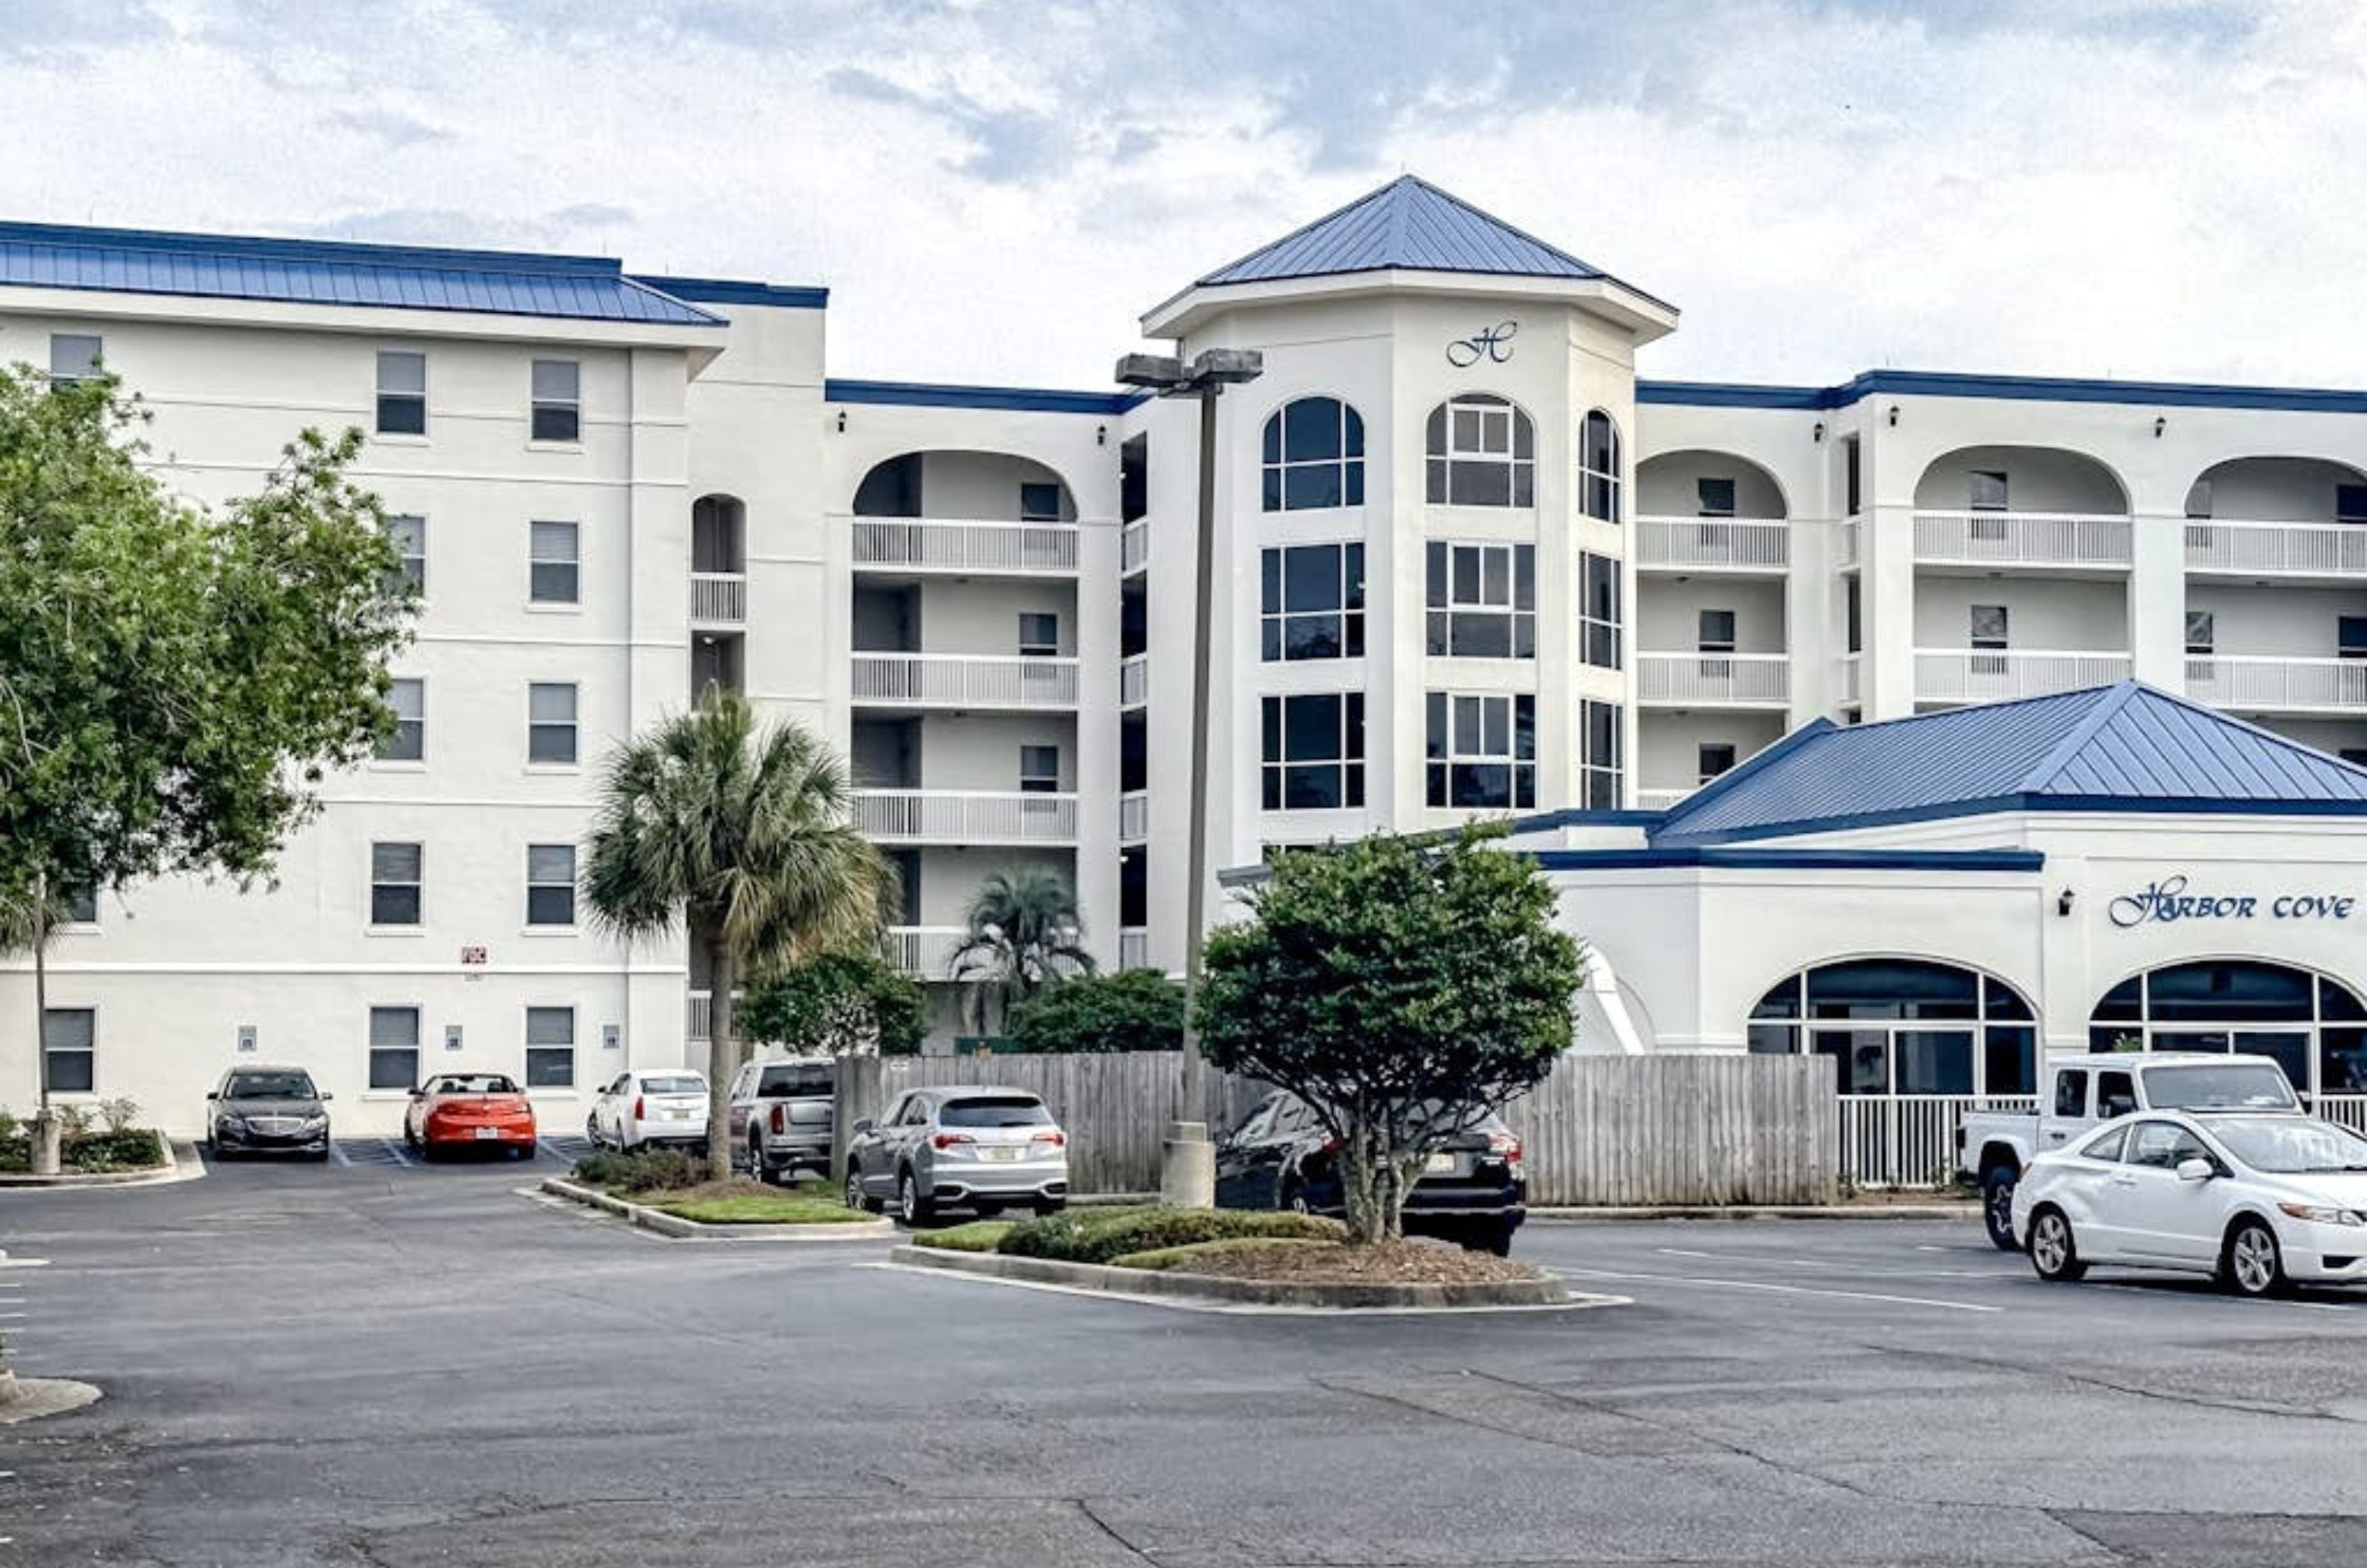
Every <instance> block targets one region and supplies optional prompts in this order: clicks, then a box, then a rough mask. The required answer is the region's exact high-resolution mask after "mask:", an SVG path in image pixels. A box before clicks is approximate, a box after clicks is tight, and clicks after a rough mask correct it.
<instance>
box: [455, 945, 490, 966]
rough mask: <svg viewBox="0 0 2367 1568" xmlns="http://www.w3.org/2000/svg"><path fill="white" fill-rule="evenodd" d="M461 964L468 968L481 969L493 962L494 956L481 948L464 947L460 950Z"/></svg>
mask: <svg viewBox="0 0 2367 1568" xmlns="http://www.w3.org/2000/svg"><path fill="white" fill-rule="evenodd" d="M460 962H461V964H463V965H465V966H466V967H468V968H470V969H481V968H483V967H484V966H485V965H486V964H490V963H492V962H493V956H492V954H490V953H487V952H486V951H485V950H484V949H483V948H481V947H464V948H462V949H461V950H460Z"/></svg>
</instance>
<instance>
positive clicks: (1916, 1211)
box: [1529, 1203, 1981, 1225]
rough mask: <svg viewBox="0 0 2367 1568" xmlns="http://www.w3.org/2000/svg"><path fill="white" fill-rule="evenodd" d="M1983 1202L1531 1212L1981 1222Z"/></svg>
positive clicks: (1624, 1219)
mask: <svg viewBox="0 0 2367 1568" xmlns="http://www.w3.org/2000/svg"><path fill="white" fill-rule="evenodd" d="M1980 1217H1981V1206H1980V1205H1979V1204H1978V1203H1881V1204H1874V1203H1865V1204H1850V1203H1833V1204H1784V1203H1769V1204H1757V1205H1748V1204H1735V1205H1732V1206H1719V1207H1705V1206H1704V1207H1696V1206H1690V1205H1684V1204H1670V1205H1664V1206H1660V1207H1652V1206H1644V1207H1634V1208H1602V1209H1531V1210H1530V1211H1529V1224H1533V1225H1535V1224H1547V1225H1582V1224H1597V1223H1602V1222H1609V1223H1613V1224H1618V1223H1630V1222H1634V1221H1638V1220H1977V1219H1979V1218H1980Z"/></svg>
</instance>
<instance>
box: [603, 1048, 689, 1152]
mask: <svg viewBox="0 0 2367 1568" xmlns="http://www.w3.org/2000/svg"><path fill="white" fill-rule="evenodd" d="M583 1131H584V1133H585V1134H586V1135H588V1136H589V1137H590V1138H591V1140H592V1143H593V1146H594V1147H595V1148H612V1149H638V1148H642V1147H645V1146H647V1145H672V1146H674V1147H677V1148H704V1147H706V1146H707V1079H706V1077H703V1076H702V1075H701V1074H699V1073H697V1071H695V1070H693V1069H692V1068H689V1067H642V1068H636V1069H634V1070H633V1071H631V1072H629V1073H619V1074H618V1075H617V1078H616V1080H615V1081H614V1082H612V1083H610V1084H609V1085H608V1086H607V1087H606V1088H605V1089H602V1090H601V1091H600V1093H599V1095H598V1096H597V1097H596V1098H595V1100H593V1101H592V1116H591V1119H590V1120H589V1121H588V1122H585V1123H584V1127H583Z"/></svg>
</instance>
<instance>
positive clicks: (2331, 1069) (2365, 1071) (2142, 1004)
mask: <svg viewBox="0 0 2367 1568" xmlns="http://www.w3.org/2000/svg"><path fill="white" fill-rule="evenodd" d="M2088 1047H2089V1049H2090V1050H2093V1051H2210V1052H2214V1053H2215V1052H2231V1051H2237V1052H2246V1053H2249V1054H2250V1055H2259V1056H2273V1057H2275V1058H2276V1059H2277V1061H2278V1062H2279V1063H2280V1064H2281V1065H2282V1066H2283V1067H2284V1070H2285V1077H2289V1078H2291V1079H2292V1080H2293V1088H2295V1089H2300V1090H2301V1091H2303V1092H2304V1093H2306V1094H2357V1095H2367V1004H2362V1003H2361V1001H2360V999H2359V997H2358V995H2357V993H2355V992H2353V991H2352V990H2351V989H2350V987H2347V986H2345V985H2343V984H2342V983H2341V982H2340V981H2339V980H2334V979H2330V978H2328V977H2327V976H2323V975H2313V974H2311V973H2310V972H2309V971H2308V970H2306V969H2295V968H2293V967H2292V966H2290V965H2288V964H2261V963H2255V962H2250V961H2247V960H2241V959H2207V960H2204V961H2203V962H2201V963H2196V964H2171V965H2170V966H2169V967H2168V968H2164V969H2156V970H2153V971H2151V972H2149V973H2147V974H2144V975H2132V976H2129V977H2128V978H2127V979H2125V980H2124V981H2122V982H2121V983H2120V984H2119V985H2117V986H2115V987H2112V989H2111V990H2109V991H2107V992H2105V993H2104V998H2103V1000H2101V1001H2100V1002H2098V1003H2097V1004H2096V1010H2095V1013H2094V1014H2093V1016H2091V1017H2090V1019H2089V1021H2088Z"/></svg>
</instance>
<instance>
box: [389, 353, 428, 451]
mask: <svg viewBox="0 0 2367 1568" xmlns="http://www.w3.org/2000/svg"><path fill="white" fill-rule="evenodd" d="M378 433H379V434H380V435H425V434H427V356H426V355H424V354H413V353H403V352H398V351H395V350H391V349H390V350H381V351H380V352H379V356H378Z"/></svg>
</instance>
